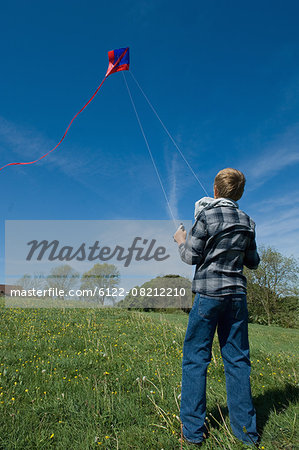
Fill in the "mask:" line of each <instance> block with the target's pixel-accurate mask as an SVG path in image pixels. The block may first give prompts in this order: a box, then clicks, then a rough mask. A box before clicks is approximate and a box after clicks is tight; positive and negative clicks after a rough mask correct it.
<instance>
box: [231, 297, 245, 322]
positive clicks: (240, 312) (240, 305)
mask: <svg viewBox="0 0 299 450" xmlns="http://www.w3.org/2000/svg"><path fill="white" fill-rule="evenodd" d="M232 313H233V317H234V318H235V319H237V320H244V319H247V318H248V311H247V302H246V298H243V299H240V298H237V299H233V300H232Z"/></svg>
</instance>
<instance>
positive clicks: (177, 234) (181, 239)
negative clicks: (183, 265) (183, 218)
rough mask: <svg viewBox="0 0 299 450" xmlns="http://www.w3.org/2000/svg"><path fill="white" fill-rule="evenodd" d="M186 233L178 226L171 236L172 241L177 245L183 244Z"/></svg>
mask: <svg viewBox="0 0 299 450" xmlns="http://www.w3.org/2000/svg"><path fill="white" fill-rule="evenodd" d="M186 236H187V231H186V230H185V228H184V227H183V226H182V225H180V226H179V228H178V229H177V230H176V232H175V233H174V235H173V239H174V240H175V241H176V242H177V243H178V245H181V244H185V242H186Z"/></svg>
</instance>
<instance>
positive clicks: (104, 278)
mask: <svg viewBox="0 0 299 450" xmlns="http://www.w3.org/2000/svg"><path fill="white" fill-rule="evenodd" d="M259 254H260V258H261V262H260V264H259V267H258V268H257V270H248V269H246V268H245V269H244V275H245V276H246V278H247V303H248V312H249V321H250V322H253V323H259V324H264V325H280V326H283V327H289V328H295V327H298V317H299V314H298V313H299V286H298V273H299V271H298V263H297V261H296V259H295V258H293V257H286V256H283V255H282V254H281V253H279V252H278V251H277V250H275V249H273V248H271V247H261V248H259ZM19 284H20V286H22V288H23V289H25V290H28V289H30V288H32V287H35V288H38V289H44V288H51V287H53V288H58V289H62V290H64V291H65V292H67V291H68V290H70V289H73V288H74V287H77V288H79V289H81V290H83V289H94V288H95V287H97V292H98V295H97V297H96V298H92V299H90V298H89V299H87V300H88V301H94V302H98V303H99V304H101V305H104V304H105V299H106V297H107V296H106V293H107V290H109V289H112V288H118V287H119V285H120V273H119V271H118V269H117V268H116V266H114V265H113V264H95V265H94V266H93V267H92V268H91V269H90V270H89V271H87V272H85V273H83V274H82V275H80V274H79V273H78V272H77V271H76V270H74V269H73V268H72V267H71V266H69V265H61V266H57V267H54V268H53V269H52V270H51V272H50V274H49V275H47V276H44V275H43V274H35V275H34V276H30V275H24V276H23V277H22V278H21V279H20V280H19ZM101 294H103V295H101ZM190 296H191V280H188V279H187V278H184V277H180V276H179V275H166V276H161V277H156V278H154V279H152V280H150V281H148V282H146V283H144V284H143V285H142V286H135V287H134V288H132V289H131V290H130V292H129V294H128V295H127V296H126V297H125V298H124V299H119V298H117V297H111V296H110V298H109V301H110V302H111V301H112V304H113V305H114V306H116V307H121V308H126V309H139V310H143V311H151V310H153V311H165V312H167V311H168V312H170V311H174V310H182V311H184V312H187V313H188V312H189V311H190V309H191V307H192V301H193V299H194V295H193V299H192V297H190Z"/></svg>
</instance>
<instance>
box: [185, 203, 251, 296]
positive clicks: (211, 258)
mask: <svg viewBox="0 0 299 450" xmlns="http://www.w3.org/2000/svg"><path fill="white" fill-rule="evenodd" d="M230 203H231V204H230V205H229V206H228V205H225V206H222V205H221V202H220V203H219V204H218V205H215V206H213V207H210V208H204V209H203V210H202V211H201V212H200V213H199V215H198V216H197V218H196V220H195V222H194V224H193V226H192V229H191V230H190V232H189V234H188V236H187V240H186V242H185V244H180V246H179V252H180V256H181V259H182V260H183V261H184V262H186V263H187V264H196V269H195V274H194V278H193V282H192V291H193V292H199V293H200V294H202V295H208V296H212V297H213V296H214V297H216V296H222V295H227V294H234V293H237V292H238V293H240V292H243V293H246V277H245V276H244V275H243V266H244V265H245V266H246V267H248V268H249V269H256V268H257V266H258V264H259V261H260V258H259V255H258V253H257V249H256V242H255V223H254V222H253V220H252V219H251V218H250V217H249V216H248V215H247V214H245V213H244V212H243V211H241V210H240V209H239V207H238V204H237V203H236V202H234V201H230Z"/></svg>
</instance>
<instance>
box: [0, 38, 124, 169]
mask: <svg viewBox="0 0 299 450" xmlns="http://www.w3.org/2000/svg"><path fill="white" fill-rule="evenodd" d="M108 58H109V65H108V69H107V72H106V75H105V77H104V79H103V80H102V82H101V84H100V85H99V87H98V88H97V90H96V91H95V93H94V94H93V95H92V96H91V97H90V99H89V100H88V102H87V103H85V105H84V106H83V107H82V108H81V109H80V111H78V112H77V114H76V115H75V116H74V117H73V118H72V120H71V121H70V123H69V125H68V127H67V129H66V130H65V132H64V135H63V136H62V138H61V139H60V141H59V142H58V144H57V145H56V146H55V147H54V148H52V150H49V151H48V152H47V153H46V154H45V155H43V156H41V157H40V158H38V159H36V160H35V161H29V162H15V163H9V164H5V166H3V167H0V171H1V170H2V169H4V168H5V167H7V166H23V165H27V164H34V163H36V162H38V161H40V160H41V159H43V158H44V157H45V156H47V155H49V153H51V152H53V151H54V150H55V149H56V148H57V147H59V145H60V144H61V142H62V141H63V140H64V138H65V136H66V135H67V132H68V131H69V129H70V127H71V125H72V123H73V121H74V120H75V119H76V117H77V116H79V114H80V113H81V112H82V111H83V110H84V109H85V108H86V106H87V105H88V104H89V103H90V102H91V101H92V100H93V99H94V97H95V96H96V95H97V93H98V92H99V90H100V89H101V87H102V85H103V83H104V81H105V80H106V79H107V78H108V77H109V75H111V74H112V73H114V72H119V71H121V70H129V65H130V58H129V47H126V48H118V49H116V50H111V51H110V52H108Z"/></svg>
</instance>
